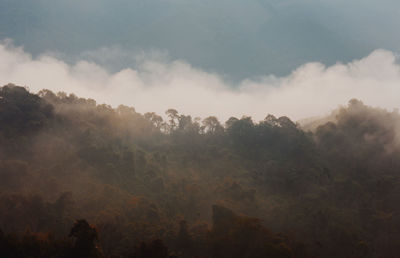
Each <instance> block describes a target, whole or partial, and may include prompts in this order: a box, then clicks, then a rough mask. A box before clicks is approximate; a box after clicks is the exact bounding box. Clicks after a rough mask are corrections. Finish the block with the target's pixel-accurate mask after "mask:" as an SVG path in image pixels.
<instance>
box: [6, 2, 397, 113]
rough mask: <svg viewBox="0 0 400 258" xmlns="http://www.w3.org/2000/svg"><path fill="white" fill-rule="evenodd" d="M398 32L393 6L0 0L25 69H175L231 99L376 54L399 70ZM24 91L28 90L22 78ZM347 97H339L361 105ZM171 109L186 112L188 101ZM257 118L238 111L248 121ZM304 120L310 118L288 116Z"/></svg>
mask: <svg viewBox="0 0 400 258" xmlns="http://www.w3.org/2000/svg"><path fill="white" fill-rule="evenodd" d="M399 28H400V1H394V0H393V1H392V0H380V1H378V0H374V1H372V0H352V1H344V0H334V1H333V0H329V1H328V0H246V1H244V0H0V39H3V40H4V39H11V40H12V41H13V43H9V42H8V43H5V41H3V43H2V47H3V48H4V49H8V50H4V51H8V52H7V53H9V54H10V53H12V54H16V52H15V51H16V50H15V49H16V48H15V47H23V50H22V49H20V50H19V51H20V52H21V51H22V53H23V54H24V55H28V56H29V55H32V56H31V57H29V58H31V61H35V60H36V61H38V60H41V58H42V57H43V56H44V55H45V56H48V57H52V58H54V60H57V61H58V62H59V63H63V65H65V66H68V67H69V68H71V67H75V66H76V64H77V63H80V62H82V61H88V62H89V63H90V64H92V65H95V66H97V67H99V69H101V70H102V71H103V72H104V73H107V74H108V76H112V75H115V74H118V73H120V72H121V71H123V70H126V69H130V70H131V71H136V72H138V73H139V74H141V73H142V72H143V71H144V70H146V69H144V68H143V67H144V64H148V63H153V64H154V63H157V64H159V65H160V66H163V67H169V68H168V69H170V67H172V66H173V65H172V66H171V64H176V62H178V63H180V64H184V65H186V66H188V67H191V68H190V69H192V70H191V71H196V72H199V73H202V74H206V75H207V76H211V77H213V78H217V80H218V81H219V82H218V83H215V85H219V86H215V87H220V86H221V85H223V86H221V87H223V88H224V87H226V89H224V90H225V91H229V90H231V89H232V94H237V91H245V88H246V87H244V85H245V84H246V85H247V83H248V82H249V81H251V82H260V81H264V82H265V78H266V77H268V78H278V79H277V80H280V81H282V80H283V81H284V80H287V79H288V78H291V76H293V74H294V73H295V72H296V71H297V70H299V69H300V70H301V69H303V68H302V67H307V64H309V63H316V62H317V63H319V64H318V65H319V66H321V67H325V68H326V67H328V68H329V67H335V64H336V63H343V64H352V63H354V62H357V61H356V60H364V59H365V58H368V57H369V56H370V54H371V53H373V51H375V50H377V49H385V50H387V52H379V51H378V54H379V53H380V54H381V55H382V53H386V57H385V58H386V59H387V62H389V63H390V62H392V65H393V67H397V60H395V58H396V56H397V53H398V52H400V33H398V29H399ZM6 45H7V46H8V47H6ZM10 48H11V49H10ZM388 56H389V57H388ZM391 58H393V60H392V59H391ZM4 60H5V59H4V57H3V60H2V65H3V67H5V66H6V65H7V64H4V62H5V61H4ZM10 65H11V64H8V67H11V66H10ZM69 68H68V69H69ZM1 72H4V71H0V73H1ZM81 72H83V71H81ZM88 72H90V71H88ZM174 72H177V71H176V70H175V71H174ZM151 74H152V76H153V75H154V73H151ZM16 76H17V75H16ZM21 76H22V75H21ZM43 76H44V75H43ZM85 76H89V77H90V76H91V75H88V74H86V75H85ZM176 76H178V75H176ZM182 76H183V77H184V75H182ZM196 78H197V77H196ZM196 78H191V79H196ZM45 79H46V78H43V80H45ZM197 79H199V78H197ZM21 80H22V81H21ZM152 80H155V78H153V77H152ZM157 80H158V79H157ZM3 81H5V79H4V78H2V79H1V81H0V82H3ZM20 82H21V83H22V82H23V83H25V84H27V85H31V84H32V83H33V82H28V81H26V80H23V78H22V77H21V78H20ZM207 82H208V81H207ZM158 83H159V84H162V82H161V81H160V82H158ZM128 84H129V83H128ZM131 84H134V83H133V82H132V83H131ZM145 84H146V83H144V84H143V85H142V86H141V87H145ZM188 84H196V85H199V84H200V83H199V81H197V82H190V83H188ZM213 85H214V84H213ZM268 85H269V86H268V87H270V86H271V83H270V82H269V83H268ZM136 86H137V85H136ZM35 87H39V86H38V85H35V86H34V88H35ZM65 87H66V88H65V89H64V90H65V91H67V92H68V91H69V90H70V89H69V88H68V87H67V86H65ZM82 87H83V86H82ZM127 87H128V88H129V86H127ZM132 87H135V85H133V86H132ZM171 87H172V86H171ZM202 87H203V86H202ZM204 87H206V86H204ZM207 87H208V88H209V86H207ZM207 87H206V88H207ZM258 87H259V89H260V90H263V92H264V93H263V94H267V93H265V89H264V88H263V87H262V86H260V85H259V86H258ZM266 87H267V86H266ZM274 87H277V88H279V87H283V86H282V84H280V83H275V84H274ZM337 87H338V88H340V87H341V86H337ZM348 87H352V86H351V85H349V86H348ZM354 87H355V86H354ZM357 87H359V85H358V86H357ZM357 89H358V88H357ZM74 90H75V91H78V89H74ZM212 90H216V89H212ZM253 90H254V89H253ZM358 90H360V91H361V90H362V89H358ZM78 93H79V91H78ZM243 94H247V92H245V93H243ZM304 94H306V93H304ZM351 94H352V96H350V94H349V95H348V96H347V95H346V96H345V97H358V95H360V97H362V96H363V93H361V92H358V91H354V90H352V91H351ZM123 95H124V94H122V95H121V96H123ZM256 95H257V94H255V95H254V96H256ZM375 95H378V96H379V94H378V93H375ZM262 96H264V95H262ZM300 96H301V94H300ZM225 97H226V96H225ZM264 97H265V99H269V98H270V95H268V96H267V95H265V96H264ZM364 97H365V96H364ZM343 98H344V97H343ZM382 98H383V99H384V96H380V99H382ZM341 99H342V98H340V100H341ZM102 100H104V101H107V102H112V103H117V102H118V101H119V100H120V102H126V101H125V100H124V99H118V98H116V97H115V98H114V99H109V100H108V99H107V98H102ZM337 100H339V99H337ZM160 101H161V100H160ZM177 101H178V103H177V106H179V107H182V108H183V109H185V105H184V103H187V102H188V103H190V102H191V101H186V102H185V101H183V100H182V103H180V102H179V99H178V100H177ZM219 101H221V100H219ZM231 101H232V100H231ZM282 101H284V99H283V100H282ZM375 102H377V101H375ZM249 103H251V101H250V102H249ZM398 103H400V99H399V101H398ZM125 104H129V103H125ZM168 104H170V103H168ZM336 104H344V103H336ZM377 104H379V103H377ZM384 104H385V103H382V105H384ZM131 105H133V106H135V103H131ZM165 105H167V103H166V104H165ZM299 105H300V104H299ZM331 105H333V104H331ZM386 106H387V105H386ZM146 107H147V106H146ZM148 108H151V107H150V106H148ZM298 108H299V107H297V109H298ZM300 108H301V107H300ZM303 108H304V109H306V108H305V107H303ZM255 109H256V107H254V112H253V111H252V110H251V109H246V110H245V111H243V112H246V113H249V114H248V115H252V114H253V113H255V112H256V111H255ZM187 110H188V111H193V110H192V109H191V108H187ZM274 110H275V109H274ZM274 110H272V111H274ZM276 110H278V111H279V109H276ZM148 111H152V110H148ZM211 111H212V110H210V112H211ZM282 111H287V110H286V109H285V110H282ZM289 111H290V110H289ZM322 111H326V110H325V109H324V110H322ZM219 112H222V111H219V110H215V113H217V114H218V113H219ZM257 112H259V111H257ZM265 112H267V111H265ZM225 113H226V114H227V113H229V112H225ZM289 113H290V112H289ZM292 113H295V112H292ZM314 113H315V112H314ZM308 115H314V114H311V113H310V112H303V114H296V115H294V116H295V117H301V116H308ZM224 116H225V115H224Z"/></svg>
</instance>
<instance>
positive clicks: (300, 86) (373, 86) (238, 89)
mask: <svg viewBox="0 0 400 258" xmlns="http://www.w3.org/2000/svg"><path fill="white" fill-rule="evenodd" d="M140 60H142V61H141V62H140V64H139V66H138V68H136V69H135V70H134V69H124V70H121V71H119V72H116V73H110V72H108V71H107V70H106V69H105V68H103V67H101V66H99V65H97V64H95V63H92V62H88V61H84V60H82V61H79V62H77V63H76V64H74V65H68V64H67V63H65V62H64V61H62V60H60V59H58V58H56V57H54V56H52V55H42V56H39V57H37V58H33V57H32V56H31V55H30V54H29V53H26V52H25V51H24V50H23V49H22V48H19V47H15V46H13V44H12V43H11V42H10V41H3V42H1V43H0V84H1V85H4V84H7V83H14V84H17V85H24V86H28V87H29V88H30V89H31V91H33V92H38V91H39V90H41V89H44V88H46V89H50V90H52V91H56V92H57V91H65V92H67V93H75V94H76V95H78V96H81V97H86V98H93V99H96V100H97V101H98V102H100V103H107V104H110V105H113V106H117V105H119V104H125V105H129V106H134V107H135V108H136V110H138V111H139V112H148V111H155V112H157V113H159V114H163V113H164V111H165V110H167V109H168V108H176V109H177V110H178V111H180V112H181V113H184V114H191V115H192V116H200V117H206V116H209V115H216V116H218V117H219V118H220V119H221V120H222V121H225V120H226V119H227V118H229V117H230V116H236V117H241V116H242V115H249V116H252V117H253V118H255V120H260V119H263V118H264V117H265V116H266V115H267V114H268V113H271V114H275V115H277V116H281V115H287V116H289V117H290V118H292V119H294V120H296V119H300V118H305V117H310V116H317V115H324V114H326V113H328V112H329V111H331V110H332V109H334V108H336V107H337V106H338V105H341V104H346V103H347V101H348V100H349V99H351V98H358V99H361V100H362V101H364V102H365V103H366V104H369V105H372V106H380V107H384V108H388V109H392V108H398V107H399V105H400V65H399V64H398V63H397V62H396V56H395V54H394V53H392V52H389V51H385V50H376V51H374V52H373V53H372V54H370V55H369V56H367V57H365V58H363V59H361V60H355V61H353V62H351V63H348V64H336V65H333V66H330V67H325V66H324V65H322V64H320V63H308V64H305V65H303V66H301V67H299V68H298V69H296V70H295V71H293V72H292V73H291V74H290V75H289V76H287V77H275V76H273V75H269V76H265V77H261V78H257V79H247V80H244V81H242V83H240V85H239V86H237V85H236V86H233V85H230V84H229V83H227V82H226V81H224V80H223V79H222V77H221V76H219V75H217V74H211V73H207V72H204V71H202V70H200V69H196V68H194V67H192V66H191V65H189V64H187V63H185V62H183V61H173V62H166V61H160V60H158V61H149V60H146V58H143V57H140ZM150 60H153V59H151V58H150Z"/></svg>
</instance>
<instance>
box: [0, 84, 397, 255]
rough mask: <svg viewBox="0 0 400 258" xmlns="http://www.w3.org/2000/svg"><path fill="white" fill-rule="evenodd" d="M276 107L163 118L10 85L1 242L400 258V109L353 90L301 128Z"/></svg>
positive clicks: (0, 125) (0, 103) (76, 248)
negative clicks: (253, 113)
mask: <svg viewBox="0 0 400 258" xmlns="http://www.w3.org/2000/svg"><path fill="white" fill-rule="evenodd" d="M265 112H266V118H265V119H264V120H262V121H260V122H255V121H253V120H252V119H251V117H242V118H234V117H232V118H230V119H229V120H228V121H226V122H225V123H222V122H220V121H218V119H217V118H216V117H208V118H204V119H203V120H201V119H199V118H192V117H191V116H190V115H184V114H180V113H179V112H178V111H177V110H174V109H169V110H167V111H166V117H167V119H166V120H164V119H163V117H162V116H161V115H160V114H155V113H151V112H149V113H145V114H140V113H137V112H136V111H135V109H134V108H133V107H127V106H119V107H117V108H112V107H110V106H107V105H104V104H103V105H99V104H97V103H96V102H95V101H94V100H92V99H83V98H79V97H77V96H75V95H73V94H71V95H67V94H65V93H53V92H51V91H49V90H42V91H41V92H39V93H38V94H32V93H30V92H29V91H28V90H27V89H26V88H24V87H19V86H15V85H11V84H10V85H6V86H3V87H1V88H0V178H1V180H0V229H1V230H0V250H2V251H3V252H4V253H6V254H7V255H9V256H10V257H27V256H31V257H79V256H80V257H102V256H104V257H249V258H250V257H328V258H329V257H396V254H398V253H399V252H400V217H399V216H398V214H399V212H400V206H399V205H398V203H399V201H400V181H399V179H400V174H399V171H400V159H399V157H400V156H399V155H400V144H399V140H400V138H399V136H400V135H399V126H400V114H398V113H397V111H393V112H389V111H387V110H383V109H378V108H373V107H369V106H367V105H364V104H363V103H362V102H361V101H359V100H354V99H353V100H351V101H349V104H348V106H346V107H343V108H340V109H339V110H336V111H335V112H334V114H335V119H333V121H331V120H332V119H329V121H331V122H327V123H321V125H319V126H318V127H316V128H313V130H312V131H308V130H307V131H303V130H302V129H301V128H300V126H299V125H298V124H296V123H294V122H293V121H291V120H290V119H289V118H288V117H279V118H277V117H274V116H273V115H268V110H266V111H265ZM321 121H324V120H321ZM76 220H78V221H76ZM86 221H87V222H89V223H90V225H89V224H88V223H87V222H86ZM71 228H73V230H72V231H71ZM74 229H75V231H74ZM74 232H75V233H74ZM76 232H78V233H76ZM82 232H83V233H82ZM69 234H70V237H67V236H68V235H69ZM82 239H83V240H82ZM92 249H93V250H92ZM82 250H84V251H82Z"/></svg>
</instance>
